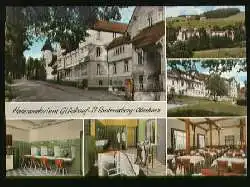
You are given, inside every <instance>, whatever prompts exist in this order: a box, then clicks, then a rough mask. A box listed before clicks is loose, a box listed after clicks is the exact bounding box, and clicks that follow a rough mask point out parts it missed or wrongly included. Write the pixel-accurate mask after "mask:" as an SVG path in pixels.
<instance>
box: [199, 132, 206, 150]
mask: <svg viewBox="0 0 250 187" xmlns="http://www.w3.org/2000/svg"><path fill="white" fill-rule="evenodd" d="M197 147H198V148H204V147H205V135H202V134H197Z"/></svg>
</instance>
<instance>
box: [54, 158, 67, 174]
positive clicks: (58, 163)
mask: <svg viewBox="0 0 250 187" xmlns="http://www.w3.org/2000/svg"><path fill="white" fill-rule="evenodd" d="M55 165H56V171H55V175H56V174H57V172H58V171H59V173H60V171H62V174H63V175H64V173H65V174H67V173H68V172H67V169H66V167H64V161H63V160H62V159H56V160H55Z"/></svg>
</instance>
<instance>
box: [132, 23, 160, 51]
mask: <svg viewBox="0 0 250 187" xmlns="http://www.w3.org/2000/svg"><path fill="white" fill-rule="evenodd" d="M164 35H165V22H164V21H160V22H157V23H155V24H154V25H152V26H151V27H146V28H144V29H142V30H141V31H140V33H139V34H137V35H136V36H135V37H134V38H132V43H133V45H135V47H136V48H141V47H145V46H147V45H150V44H154V43H155V42H157V41H159V40H160V38H161V37H162V36H164Z"/></svg>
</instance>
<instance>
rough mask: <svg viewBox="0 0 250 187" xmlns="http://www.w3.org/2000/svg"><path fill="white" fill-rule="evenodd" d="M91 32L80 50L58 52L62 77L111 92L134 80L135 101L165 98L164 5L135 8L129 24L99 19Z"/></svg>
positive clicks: (84, 85) (87, 86) (59, 70)
mask: <svg viewBox="0 0 250 187" xmlns="http://www.w3.org/2000/svg"><path fill="white" fill-rule="evenodd" d="M88 33H89V36H88V37H86V39H85V40H86V41H85V42H82V43H80V44H79V48H78V49H76V50H75V51H72V52H69V53H66V54H65V52H63V51H62V52H61V53H60V54H59V55H57V61H56V66H57V77H58V79H59V80H63V81H75V82H78V83H79V84H80V85H81V87H85V88H104V89H109V90H110V91H112V90H115V89H122V90H124V89H125V87H126V84H127V83H128V82H129V81H131V82H132V83H133V88H134V100H165V98H166V96H165V95H166V94H165V92H166V91H165V90H166V86H165V85H166V84H165V81H166V77H165V55H164V47H165V45H164V42H165V38H164V37H165V21H164V8H163V6H143V7H136V8H135V9H134V12H133V15H132V17H131V19H130V22H129V24H128V25H127V24H122V23H113V22H107V21H97V23H96V24H95V25H94V26H93V28H91V29H89V30H88ZM49 60H50V59H49V58H48V61H49ZM51 71H52V70H49V69H48V73H50V72H51Z"/></svg>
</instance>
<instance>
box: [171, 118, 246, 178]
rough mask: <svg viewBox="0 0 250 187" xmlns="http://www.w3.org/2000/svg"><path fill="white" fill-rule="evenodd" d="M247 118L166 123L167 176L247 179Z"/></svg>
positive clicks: (186, 120) (174, 119)
mask: <svg viewBox="0 0 250 187" xmlns="http://www.w3.org/2000/svg"><path fill="white" fill-rule="evenodd" d="M246 124H247V117H220V118H218V117H208V118H203V117H202V118H201V117H193V118H168V120H167V175H168V176H183V175H184V176H246V175H247V130H246V128H247V126H246Z"/></svg>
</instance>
